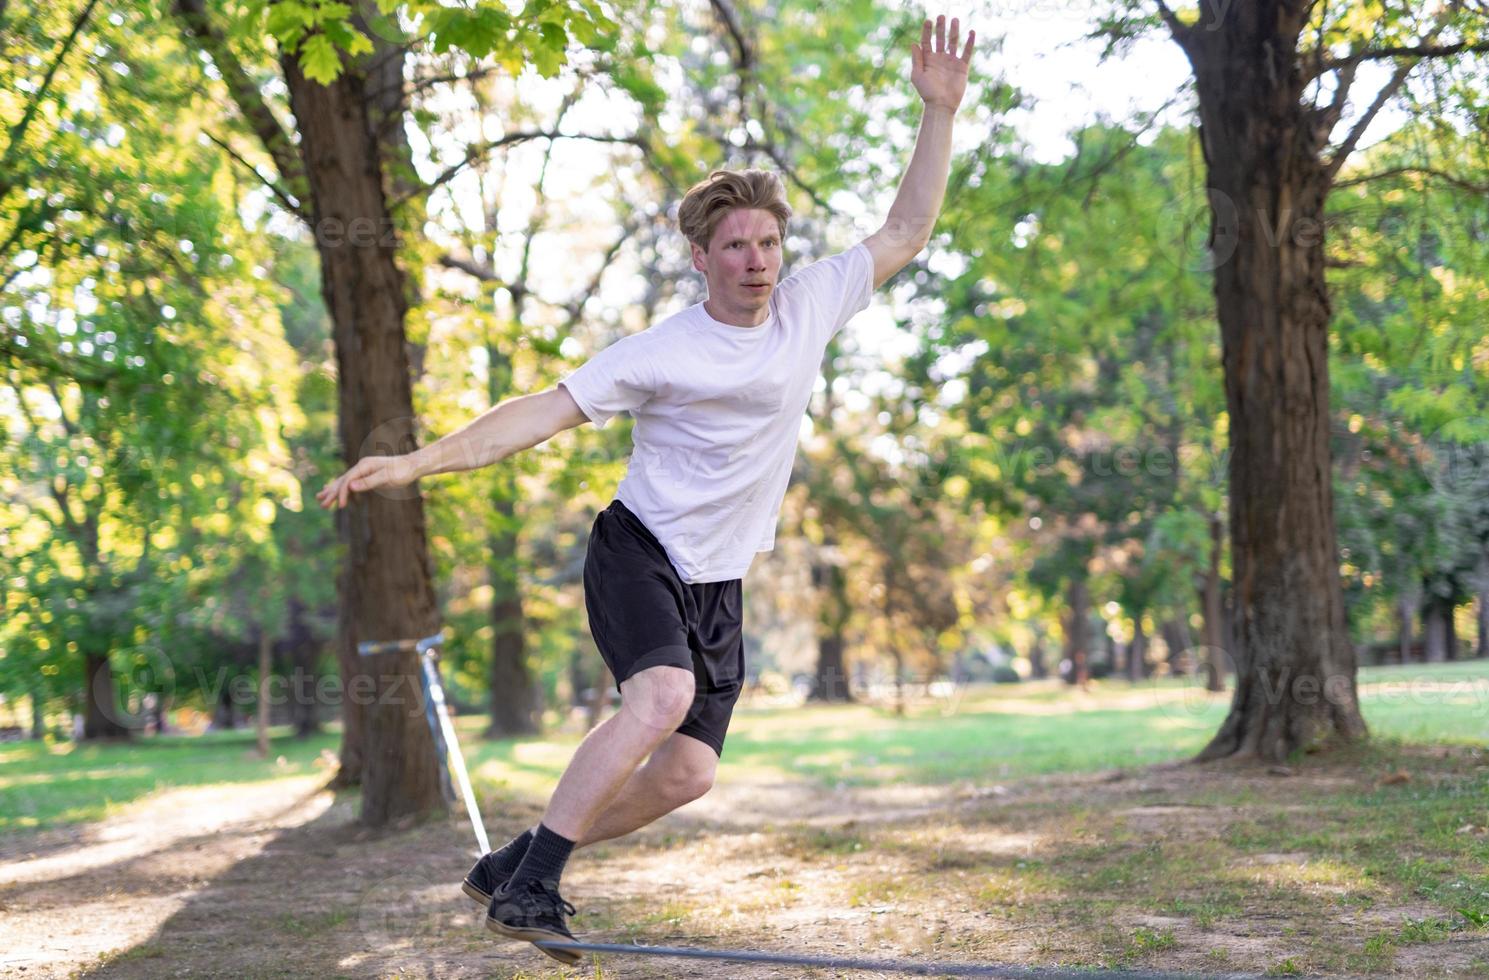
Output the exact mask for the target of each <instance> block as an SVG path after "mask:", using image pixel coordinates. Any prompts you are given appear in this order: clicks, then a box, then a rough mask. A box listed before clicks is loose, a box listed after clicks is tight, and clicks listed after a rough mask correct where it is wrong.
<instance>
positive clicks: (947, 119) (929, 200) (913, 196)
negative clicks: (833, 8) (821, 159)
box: [864, 14, 977, 289]
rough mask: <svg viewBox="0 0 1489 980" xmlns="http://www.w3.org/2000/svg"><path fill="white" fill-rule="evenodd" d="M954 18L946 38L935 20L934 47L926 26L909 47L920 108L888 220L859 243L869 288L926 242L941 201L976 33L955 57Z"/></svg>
mask: <svg viewBox="0 0 1489 980" xmlns="http://www.w3.org/2000/svg"><path fill="white" fill-rule="evenodd" d="M957 32H958V24H957V18H955V17H953V18H952V19H951V36H950V37H949V38H948V37H947V35H946V16H945V15H944V14H943V15H941V16H939V17H937V18H936V34H935V42H934V44H933V43H932V38H931V22H930V21H929V20H927V21H926V22H925V23H924V24H923V25H922V26H921V30H920V43H919V44H912V45H910V81H911V82H912V83H913V84H914V85H915V90H916V91H917V92H919V93H920V98H921V100H922V101H923V102H924V103H925V109H924V112H923V114H922V115H921V117H920V133H919V134H918V135H917V136H916V138H915V151H914V152H913V153H912V154H911V155H910V165H909V166H908V167H906V168H905V175H904V177H902V178H901V179H900V189H899V193H897V194H896V195H895V199H894V204H893V205H892V206H891V207H890V209H889V216H888V217H887V218H885V219H884V224H883V225H882V226H880V228H879V230H878V231H876V232H874V233H873V234H872V235H870V236H869V237H868V238H865V239H864V244H865V245H867V246H868V249H869V253H870V254H871V255H872V256H873V257H874V288H875V289H878V288H879V287H880V286H882V285H883V284H884V283H885V281H887V280H888V279H889V278H890V277H891V276H893V275H894V274H895V273H896V272H899V271H900V270H901V269H903V268H904V267H905V266H906V265H909V264H910V260H911V259H913V258H915V256H917V255H919V254H920V252H921V250H922V249H924V248H925V247H926V245H927V244H928V243H929V242H930V240H931V230H932V229H933V228H934V227H935V226H936V218H937V216H938V215H940V213H941V202H942V200H943V199H944V198H945V197H946V178H947V175H948V174H949V173H950V170H951V127H952V122H953V120H955V118H956V112H957V108H958V107H959V106H960V105H961V104H962V96H963V94H965V93H966V91H967V74H968V70H969V68H970V67H971V62H972V49H973V46H974V44H973V42H974V41H975V40H976V38H977V32H976V31H968V32H967V44H966V48H965V49H964V50H963V51H962V53H961V54H960V55H958V54H957V50H956V49H957Z"/></svg>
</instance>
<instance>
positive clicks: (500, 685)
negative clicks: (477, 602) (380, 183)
mask: <svg viewBox="0 0 1489 980" xmlns="http://www.w3.org/2000/svg"><path fill="white" fill-rule="evenodd" d="M521 308H522V306H521V304H519V305H518V309H519V311H520V310H521ZM486 354H487V358H488V361H489V363H490V365H491V368H490V371H489V374H488V378H487V392H486V394H487V399H488V401H489V402H490V403H491V404H492V405H496V404H499V403H500V402H501V400H502V399H503V398H505V397H506V395H507V393H508V392H509V391H510V390H511V377H512V367H511V361H510V360H509V359H508V358H507V356H506V355H505V354H504V353H502V351H501V349H500V348H499V347H497V345H496V344H494V343H488V344H487V345H486ZM492 506H493V508H494V509H495V511H496V515H497V518H496V527H495V529H494V531H493V533H492V534H491V535H490V541H489V544H488V549H489V553H490V555H491V562H490V564H489V565H488V566H487V574H488V575H489V576H490V579H491V588H492V597H491V626H492V635H491V674H490V681H491V684H490V686H491V691H490V698H491V721H490V723H489V724H488V725H487V728H486V737H487V738H504V737H507V736H510V735H529V734H532V733H534V732H536V731H538V728H539V727H540V726H539V724H538V714H537V708H538V688H537V685H536V683H535V682H534V680H533V676H532V672H531V671H530V670H528V668H527V645H526V639H527V620H526V617H525V616H524V614H523V610H522V582H521V580H520V579H519V577H518V575H517V568H518V546H519V544H520V543H521V536H520V525H519V524H518V521H517V479H516V476H515V474H514V473H513V471H512V470H511V469H510V468H505V469H503V470H501V472H500V474H499V475H498V477H497V491H496V494H495V499H494V500H493V501H492Z"/></svg>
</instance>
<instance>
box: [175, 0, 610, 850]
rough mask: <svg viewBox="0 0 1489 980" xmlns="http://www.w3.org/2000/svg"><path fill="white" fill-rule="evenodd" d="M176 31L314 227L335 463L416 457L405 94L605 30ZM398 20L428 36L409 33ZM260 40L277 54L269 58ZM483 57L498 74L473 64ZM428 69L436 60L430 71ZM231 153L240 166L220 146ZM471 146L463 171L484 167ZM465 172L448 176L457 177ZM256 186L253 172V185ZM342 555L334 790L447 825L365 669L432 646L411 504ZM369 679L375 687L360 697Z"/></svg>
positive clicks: (418, 749)
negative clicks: (273, 74)
mask: <svg viewBox="0 0 1489 980" xmlns="http://www.w3.org/2000/svg"><path fill="white" fill-rule="evenodd" d="M173 12H174V14H175V16H176V18H177V21H178V22H179V25H180V27H181V29H182V31H183V33H184V34H185V35H186V36H187V37H189V38H190V39H191V41H192V43H193V44H194V45H196V46H197V47H198V48H199V49H200V50H201V51H202V53H203V54H205V55H206V56H207V57H208V58H210V60H211V62H212V64H213V65H214V67H215V68H216V72H217V74H218V76H219V77H220V79H221V86H222V88H223V89H225V94H226V95H227V97H228V99H230V100H231V103H232V104H233V105H235V106H236V108H237V110H238V113H239V117H240V118H239V120H238V123H239V126H238V128H239V130H240V131H242V132H244V133H245V134H251V138H252V139H254V140H255V141H256V142H257V144H258V147H257V150H258V152H257V153H256V154H255V155H257V156H264V155H267V157H268V159H269V160H270V161H271V162H272V164H273V167H274V170H275V171H276V173H277V177H276V179H274V180H269V179H267V178H263V179H264V181H265V183H266V186H268V187H269V188H270V190H271V191H272V192H273V194H274V196H275V198H276V200H277V201H278V203H279V204H280V205H281V206H282V207H284V209H285V210H286V212H287V213H289V214H290V215H293V216H294V217H296V218H297V219H299V221H301V222H303V224H304V225H305V226H306V227H307V228H309V229H310V230H311V232H312V234H313V237H314V240H315V244H316V248H317V251H318V253H319V258H320V261H321V284H322V285H321V292H322V296H323V298H324V300H325V303H326V306H327V309H328V311H329V313H330V316H331V321H332V324H333V338H334V341H335V347H336V357H337V367H338V377H339V382H340V386H339V398H340V413H339V414H340V430H341V441H342V451H343V454H344V463H345V465H347V466H350V465H352V464H354V463H355V462H356V461H357V459H358V458H359V457H360V456H361V455H363V454H364V453H370V452H377V453H405V452H409V451H411V450H412V449H413V448H415V446H416V444H417V436H418V434H417V432H416V430H415V426H414V413H413V404H412V397H413V396H412V385H413V374H414V373H415V372H416V371H417V369H418V360H419V359H420V358H421V357H422V353H421V352H420V351H418V350H417V349H415V350H412V351H411V350H410V346H409V344H408V337H407V334H406V330H405V318H406V316H407V313H408V310H409V308H410V306H411V305H414V304H415V303H417V301H418V298H419V292H420V290H419V286H418V282H417V279H416V278H415V277H410V276H409V275H408V274H407V273H406V272H405V270H404V268H403V266H402V265H401V264H400V261H399V259H400V254H399V248H400V245H402V244H403V243H404V241H405V236H406V237H407V239H408V242H409V243H410V247H412V244H413V243H416V242H417V241H418V239H419V236H418V235H417V231H418V229H419V228H420V226H421V219H420V217H419V209H420V205H421V202H422V199H423V196H424V195H425V194H427V193H428V191H429V189H430V188H431V186H437V185H438V183H440V182H443V181H444V180H448V179H449V176H450V175H446V176H444V177H442V178H440V179H438V180H437V181H436V182H435V183H434V184H426V183H425V182H423V181H421V180H420V179H419V176H418V174H417V173H416V171H415V170H414V168H413V162H412V154H411V152H410V149H409V143H408V138H407V134H406V131H405V124H406V123H407V122H408V121H409V116H408V110H409V109H410V108H412V109H413V114H414V117H415V118H417V117H418V115H419V112H418V108H417V106H416V105H413V101H414V99H415V97H416V96H417V95H418V94H419V93H420V92H422V91H427V90H428V89H429V88H430V87H431V86H432V85H433V84H436V83H437V81H438V80H440V79H441V78H443V80H445V81H450V80H456V81H459V80H462V79H466V78H469V77H471V76H473V75H478V74H486V73H489V72H490V71H493V70H495V68H496V67H497V66H499V67H501V68H505V69H507V70H508V71H510V72H511V73H513V74H515V73H516V71H518V70H520V68H521V66H522V64H523V63H524V61H526V60H528V59H532V60H533V61H534V62H535V63H536V65H537V66H538V68H539V70H540V71H541V72H543V73H544V74H545V75H549V76H551V75H552V74H554V73H555V72H556V71H557V70H558V67H559V66H560V65H561V64H562V63H563V61H564V58H565V55H566V53H567V49H568V45H569V35H570V32H572V33H573V34H574V35H575V36H576V37H577V38H578V39H579V40H580V42H581V43H584V44H589V45H597V46H601V47H605V46H613V40H607V39H606V35H605V31H606V30H607V29H614V28H615V27H616V25H615V24H614V23H613V22H612V21H610V20H609V18H608V17H606V15H605V14H604V12H603V10H602V9H601V8H600V7H599V5H598V4H597V3H595V2H594V0H573V2H568V3H564V2H537V3H529V4H527V5H526V6H525V7H524V8H523V11H522V14H521V15H519V16H515V17H514V16H513V15H511V14H509V13H507V12H506V10H505V8H504V7H503V6H501V5H499V4H476V5H474V6H472V7H447V6H443V5H440V4H437V3H432V2H419V0H416V2H410V3H397V2H381V0H380V2H379V3H377V4H373V3H370V2H366V0H363V2H361V3H358V4H356V5H346V4H339V3H337V4H324V5H319V6H310V5H303V4H287V3H280V4H270V5H258V4H255V5H251V6H249V7H248V8H246V9H245V8H237V7H234V8H231V10H230V11H221V12H220V11H216V10H213V9H212V8H210V7H209V6H208V5H207V2H206V0H176V2H175V4H174V6H173ZM400 21H402V22H407V23H412V24H416V25H417V27H418V30H420V31H421V32H422V33H419V34H414V35H406V34H405V33H404V32H403V30H402V29H401V28H400V27H399V24H400ZM265 28H267V34H268V35H270V36H272V38H273V39H274V41H275V42H276V45H277V47H278V53H277V56H271V55H270V54H269V52H268V50H267V45H266V44H265V33H266V32H265ZM425 46H427V48H428V49H429V51H430V52H431V55H432V56H438V55H447V56H448V57H447V58H445V60H446V61H447V62H448V64H447V65H445V66H442V67H445V68H447V69H451V71H449V72H430V73H428V74H427V75H425V77H423V78H421V79H418V80H416V81H415V82H414V83H412V84H410V83H409V82H407V81H406V78H405V69H406V64H407V60H408V56H409V53H410V52H411V51H415V50H418V49H420V48H421V47H425ZM486 58H491V59H492V61H493V62H494V65H487V66H483V65H481V64H480V62H481V61H482V60H483V59H486ZM430 60H434V59H433V57H431V59H430ZM270 65H274V68H275V69H277V72H278V73H279V74H280V75H281V77H282V79H283V82H284V87H285V89H286V90H287V93H288V106H287V108H288V111H289V113H290V115H291V116H292V117H293V119H294V121H295V124H296V129H297V135H298V140H296V139H293V138H292V137H291V134H290V133H289V132H287V131H286V130H285V129H284V127H283V125H282V124H281V123H280V121H279V118H280V117H279V116H277V115H276V114H275V112H274V108H275V107H273V106H272V105H271V104H270V101H269V99H268V97H267V96H266V95H265V93H264V90H263V86H262V79H263V77H264V75H265V74H266V73H267V72H268V71H270V70H271V69H270V68H269V66H270ZM224 147H225V149H226V150H227V152H229V153H233V154H236V155H237V156H239V158H241V154H238V153H237V151H236V150H234V149H233V148H232V147H231V146H230V145H227V144H226V143H224ZM483 149H484V147H482V146H480V145H477V146H472V147H470V148H469V156H468V158H471V157H474V156H475V155H478V154H479V153H481V152H483ZM459 169H460V168H459V167H458V166H457V167H456V168H454V171H455V172H458V170H459ZM254 173H255V174H257V173H258V171H257V170H254ZM338 520H339V525H340V529H341V533H342V536H343V540H344V541H346V543H347V545H348V548H347V552H346V559H345V561H346V564H345V565H344V567H343V570H342V574H341V576H340V578H339V580H338V592H339V595H340V610H341V617H342V618H341V622H340V625H339V628H338V636H337V659H338V662H339V664H340V667H341V672H342V677H343V680H344V682H345V689H346V691H347V696H346V697H345V698H344V699H343V705H344V712H343V718H344V726H345V727H344V735H343V742H342V756H341V771H340V773H339V774H338V779H339V780H340V782H342V783H343V784H347V783H357V782H360V783H361V784H362V787H363V794H362V810H361V819H362V821H363V822H364V823H367V824H369V825H373V826H379V825H383V824H386V823H388V822H389V821H392V820H394V819H397V818H399V817H402V816H404V815H409V814H418V813H423V812H427V811H436V810H441V809H443V808H444V806H445V801H444V799H443V797H442V795H441V793H440V781H439V779H438V778H437V775H436V772H435V764H436V757H435V753H434V749H433V742H432V737H431V735H430V732H429V730H428V727H427V725H426V723H425V720H424V711H423V705H422V703H421V698H420V697H419V695H418V694H417V693H416V692H418V691H419V685H418V683H417V674H418V671H419V665H418V663H417V662H416V658H415V656H414V654H413V653H412V652H403V653H397V654H380V655H377V656H375V657H368V658H362V657H359V656H358V655H357V653H356V646H357V643H358V642H359V641H362V640H394V639H405V638H416V637H423V636H427V635H429V634H430V633H431V632H433V631H434V629H435V628H436V626H437V620H438V609H437V603H436V596H435V590H434V585H433V581H432V566H431V562H430V556H429V550H428V544H427V538H426V532H425V515H424V507H423V501H422V498H421V497H420V496H419V494H418V492H417V490H416V489H415V488H408V489H407V490H406V491H404V492H400V493H384V494H375V495H370V496H366V495H364V496H358V497H356V498H354V499H353V500H352V501H351V502H350V505H349V506H348V508H347V509H345V510H343V511H341V512H339V514H338ZM364 681H370V682H371V683H365V684H364V683H362V682H364Z"/></svg>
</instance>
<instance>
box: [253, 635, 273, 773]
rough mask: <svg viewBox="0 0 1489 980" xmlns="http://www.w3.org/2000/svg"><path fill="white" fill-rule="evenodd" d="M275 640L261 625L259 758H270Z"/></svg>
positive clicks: (256, 721) (256, 723) (257, 718)
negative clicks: (270, 689)
mask: <svg viewBox="0 0 1489 980" xmlns="http://www.w3.org/2000/svg"><path fill="white" fill-rule="evenodd" d="M273 652H274V640H273V639H272V638H271V637H270V636H269V631H268V630H266V629H264V627H263V626H262V625H260V626H259V663H258V667H259V689H258V702H259V703H258V711H257V712H255V718H254V732H255V735H256V736H257V745H258V754H259V758H261V759H267V758H269V671H270V670H272V669H273V667H274V658H273Z"/></svg>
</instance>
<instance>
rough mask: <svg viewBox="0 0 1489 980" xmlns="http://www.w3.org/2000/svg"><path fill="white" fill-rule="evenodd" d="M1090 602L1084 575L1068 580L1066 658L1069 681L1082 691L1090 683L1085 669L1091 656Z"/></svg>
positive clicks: (1087, 671) (1088, 674) (1089, 677)
mask: <svg viewBox="0 0 1489 980" xmlns="http://www.w3.org/2000/svg"><path fill="white" fill-rule="evenodd" d="M1090 602H1091V600H1090V595H1089V593H1088V592H1087V590H1086V577H1085V575H1077V576H1075V577H1074V578H1072V579H1071V580H1070V584H1069V585H1068V586H1067V591H1066V604H1067V605H1068V606H1069V615H1070V625H1069V628H1068V629H1066V631H1065V649H1066V656H1067V657H1069V658H1070V665H1071V667H1070V681H1071V683H1072V684H1076V685H1078V686H1080V687H1081V688H1082V689H1085V688H1086V687H1088V686H1089V685H1090V682H1091V675H1090V672H1089V670H1088V667H1087V664H1088V663H1089V660H1090V655H1091V619H1090V610H1089V606H1090Z"/></svg>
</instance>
